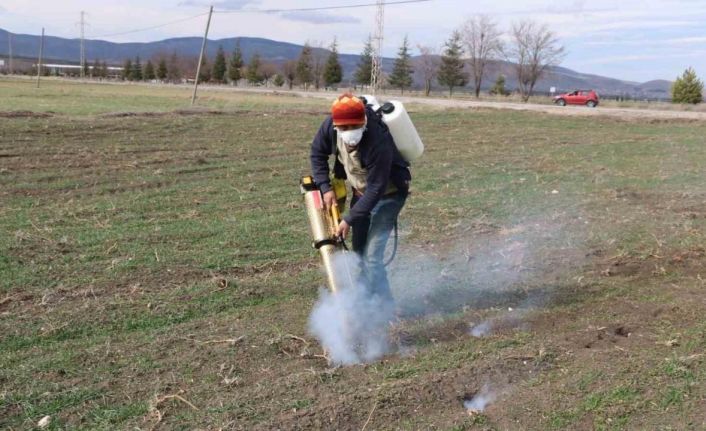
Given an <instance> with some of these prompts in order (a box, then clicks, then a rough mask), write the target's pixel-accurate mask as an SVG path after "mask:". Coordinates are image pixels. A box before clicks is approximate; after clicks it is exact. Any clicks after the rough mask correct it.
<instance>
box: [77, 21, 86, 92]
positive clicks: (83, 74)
mask: <svg viewBox="0 0 706 431" xmlns="http://www.w3.org/2000/svg"><path fill="white" fill-rule="evenodd" d="M79 25H80V26H81V72H80V76H81V78H82V79H83V78H85V77H86V72H85V70H86V46H85V42H84V37H85V32H86V12H84V11H81V22H80V23H79Z"/></svg>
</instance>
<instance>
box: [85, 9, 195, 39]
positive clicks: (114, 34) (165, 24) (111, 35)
mask: <svg viewBox="0 0 706 431" xmlns="http://www.w3.org/2000/svg"><path fill="white" fill-rule="evenodd" d="M205 15H208V12H205V13H200V14H198V15H193V16H190V17H186V18H182V19H178V20H174V21H169V22H165V23H163V24H157V25H153V26H151V27H143V28H136V29H134V30H126V31H121V32H118V33H108V34H101V35H97V36H93V35H92V36H91V37H92V38H94V39H95V38H99V37H113V36H122V35H124V34H131V33H140V32H143V31H147V30H154V29H156V28H161V27H166V26H168V25H172V24H177V23H180V22H184V21H189V20H192V19H195V18H199V17H202V16H205Z"/></svg>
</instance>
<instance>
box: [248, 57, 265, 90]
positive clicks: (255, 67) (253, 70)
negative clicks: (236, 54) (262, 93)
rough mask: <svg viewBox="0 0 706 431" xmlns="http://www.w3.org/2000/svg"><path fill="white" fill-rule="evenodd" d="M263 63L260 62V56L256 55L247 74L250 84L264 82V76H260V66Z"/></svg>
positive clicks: (249, 65)
mask: <svg viewBox="0 0 706 431" xmlns="http://www.w3.org/2000/svg"><path fill="white" fill-rule="evenodd" d="M261 65H262V62H261V61H260V54H258V53H255V54H254V55H253V56H252V58H251V59H250V63H248V69H247V71H246V72H245V76H246V78H247V80H248V82H249V83H251V84H255V85H257V84H260V83H261V82H262V75H261V74H260V66H261Z"/></svg>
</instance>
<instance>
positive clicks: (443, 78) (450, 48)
mask: <svg viewBox="0 0 706 431" xmlns="http://www.w3.org/2000/svg"><path fill="white" fill-rule="evenodd" d="M444 46H445V49H444V54H443V55H442V56H441V66H440V67H439V77H438V78H437V79H438V81H439V84H441V85H443V86H446V87H449V96H451V95H452V94H453V89H454V87H463V86H465V85H466V84H468V74H467V73H466V72H465V71H464V70H463V69H464V62H463V59H462V58H461V55H462V54H463V48H461V34H460V33H459V32H458V31H454V32H453V33H452V34H451V37H450V38H449V40H447V41H446V44H445V45H444Z"/></svg>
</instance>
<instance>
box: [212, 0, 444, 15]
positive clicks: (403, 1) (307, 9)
mask: <svg viewBox="0 0 706 431" xmlns="http://www.w3.org/2000/svg"><path fill="white" fill-rule="evenodd" d="M430 1H434V0H398V1H391V2H385V5H386V6H392V5H398V4H409V3H426V2H430ZM373 6H378V3H359V4H351V5H344V6H320V7H305V8H293V9H239V10H216V11H214V13H279V12H314V11H320V10H334V9H356V8H364V7H373Z"/></svg>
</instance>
